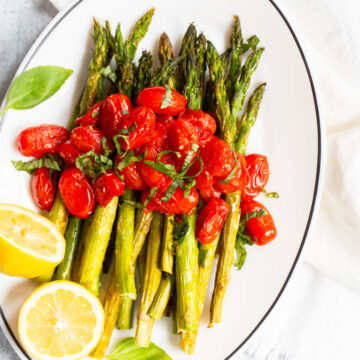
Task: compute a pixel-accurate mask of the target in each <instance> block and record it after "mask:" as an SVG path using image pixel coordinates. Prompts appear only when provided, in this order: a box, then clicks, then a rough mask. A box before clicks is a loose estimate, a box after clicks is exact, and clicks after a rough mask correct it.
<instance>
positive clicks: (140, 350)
mask: <svg viewBox="0 0 360 360" xmlns="http://www.w3.org/2000/svg"><path fill="white" fill-rule="evenodd" d="M106 358H107V359H109V360H172V359H171V357H170V356H169V355H168V354H167V353H166V352H165V351H164V350H163V349H161V348H159V347H158V346H157V345H155V344H154V343H152V342H151V343H150V345H149V347H147V348H144V347H139V346H136V344H135V341H134V338H132V337H128V338H125V339H123V340H121V341H120V342H119V343H118V344H117V345H116V347H115V349H114V350H113V351H112V353H111V354H110V355H107V356H106Z"/></svg>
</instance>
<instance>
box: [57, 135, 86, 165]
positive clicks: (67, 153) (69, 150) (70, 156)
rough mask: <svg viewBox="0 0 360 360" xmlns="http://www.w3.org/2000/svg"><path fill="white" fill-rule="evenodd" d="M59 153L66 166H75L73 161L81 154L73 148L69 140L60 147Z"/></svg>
mask: <svg viewBox="0 0 360 360" xmlns="http://www.w3.org/2000/svg"><path fill="white" fill-rule="evenodd" d="M59 153H60V156H61V157H62V158H63V159H64V160H65V162H66V163H67V164H69V165H75V160H76V158H77V157H78V156H80V155H81V154H82V151H80V150H79V149H78V148H77V147H76V146H74V145H73V143H72V142H71V141H70V140H66V141H65V142H63V143H62V144H61V145H60V150H59Z"/></svg>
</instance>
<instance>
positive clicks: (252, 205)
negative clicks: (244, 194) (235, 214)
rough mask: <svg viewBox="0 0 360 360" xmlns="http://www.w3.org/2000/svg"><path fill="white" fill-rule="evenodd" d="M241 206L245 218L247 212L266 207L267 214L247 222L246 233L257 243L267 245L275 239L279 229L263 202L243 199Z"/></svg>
mask: <svg viewBox="0 0 360 360" xmlns="http://www.w3.org/2000/svg"><path fill="white" fill-rule="evenodd" d="M240 207H241V218H243V217H244V215H245V214H246V213H249V212H252V211H259V210H261V209H264V210H265V211H266V212H267V215H265V216H262V217H255V218H252V219H250V220H248V221H247V222H246V223H245V228H246V234H247V235H249V236H250V237H251V240H252V241H253V242H254V243H255V244H256V245H266V244H267V243H269V242H270V241H272V240H274V239H275V237H276V235H277V231H276V227H275V223H274V220H273V218H272V216H271V214H270V213H269V210H268V209H266V207H265V206H264V205H263V204H260V203H259V202H257V201H255V200H243V201H241V204H240Z"/></svg>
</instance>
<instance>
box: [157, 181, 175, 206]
mask: <svg viewBox="0 0 360 360" xmlns="http://www.w3.org/2000/svg"><path fill="white" fill-rule="evenodd" d="M178 186H179V185H178V184H177V182H176V181H173V182H172V183H171V185H170V186H169V187H168V189H167V190H166V193H165V195H164V196H163V197H161V198H160V200H161V201H163V202H168V201H169V200H170V199H171V197H172V196H173V194H174V192H175V190H176V189H177V187H178Z"/></svg>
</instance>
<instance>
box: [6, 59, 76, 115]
mask: <svg viewBox="0 0 360 360" xmlns="http://www.w3.org/2000/svg"><path fill="white" fill-rule="evenodd" d="M72 73H73V71H72V70H70V69H65V68H62V67H59V66H38V67H34V68H32V69H30V70H27V71H25V72H23V73H21V74H20V75H18V76H17V77H16V79H15V80H14V82H13V83H12V85H11V88H10V91H9V94H8V96H7V100H6V105H5V107H4V109H3V110H2V111H1V112H0V115H2V114H3V113H4V112H5V111H7V110H8V109H14V110H25V109H31V108H33V107H34V106H36V105H38V104H40V103H42V102H43V101H45V100H46V99H48V98H49V97H51V96H52V95H54V94H55V93H56V92H57V91H58V90H59V89H60V88H61V86H62V85H63V84H64V82H65V80H66V79H67V78H68V77H69V76H70V75H71V74H72Z"/></svg>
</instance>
